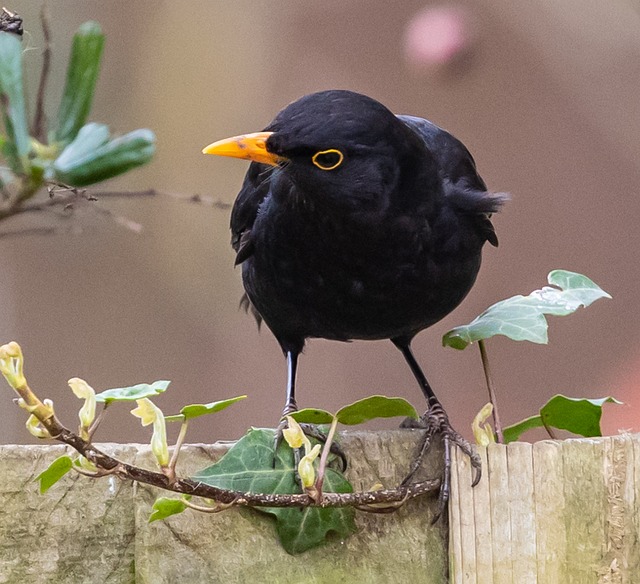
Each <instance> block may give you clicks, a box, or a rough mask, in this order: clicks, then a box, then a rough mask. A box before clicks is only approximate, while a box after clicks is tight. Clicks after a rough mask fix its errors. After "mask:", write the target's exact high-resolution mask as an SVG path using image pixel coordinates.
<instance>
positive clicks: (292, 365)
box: [274, 351, 347, 471]
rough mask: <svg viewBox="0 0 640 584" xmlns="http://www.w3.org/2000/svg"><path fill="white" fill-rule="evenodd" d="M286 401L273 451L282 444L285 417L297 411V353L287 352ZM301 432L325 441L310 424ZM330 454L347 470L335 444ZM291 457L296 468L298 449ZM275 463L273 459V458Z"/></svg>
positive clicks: (345, 461) (342, 456) (344, 459)
mask: <svg viewBox="0 0 640 584" xmlns="http://www.w3.org/2000/svg"><path fill="white" fill-rule="evenodd" d="M286 353H287V401H286V403H285V405H284V409H283V410H282V419H281V420H280V423H279V424H278V427H277V428H276V435H275V439H274V440H275V442H274V451H277V450H278V446H279V445H280V443H281V442H282V437H283V435H282V431H283V430H284V429H285V428H286V427H287V420H286V416H288V415H289V414H292V413H293V412H297V411H298V404H297V403H296V397H295V394H296V371H297V367H298V355H299V354H300V353H299V351H287V352H286ZM301 427H302V430H303V431H304V433H305V434H306V435H307V436H309V437H310V438H315V439H316V440H318V442H322V443H323V444H324V443H325V442H326V441H327V437H326V435H325V434H324V433H322V432H321V431H320V430H319V429H318V428H317V427H316V426H313V425H311V424H301ZM330 449H331V453H332V454H335V455H336V456H338V457H339V458H340V461H341V463H342V470H343V471H345V470H346V469H347V457H346V456H345V454H344V452H343V450H342V448H340V446H338V444H336V443H335V442H332V443H331V446H330ZM293 456H294V460H295V468H298V463H299V462H300V449H298V448H294V450H293ZM274 463H275V458H274Z"/></svg>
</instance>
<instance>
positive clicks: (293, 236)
mask: <svg viewBox="0 0 640 584" xmlns="http://www.w3.org/2000/svg"><path fill="white" fill-rule="evenodd" d="M314 215H315V216H314V217H313V218H312V219H307V220H305V217H304V214H300V213H290V214H287V213H280V214H277V213H276V214H271V215H269V214H268V213H265V214H264V215H263V216H261V217H259V218H258V220H257V221H256V224H255V225H254V229H253V230H252V233H253V237H254V244H255V251H254V254H253V256H252V257H251V258H249V259H248V260H247V261H246V262H245V263H244V264H243V282H244V285H245V289H246V291H247V293H248V295H249V298H250V299H251V301H252V303H253V304H254V305H255V306H256V308H257V309H258V311H259V312H260V314H261V315H262V317H263V318H264V320H265V322H266V323H267V325H268V326H269V327H270V328H271V329H272V330H273V332H274V333H275V334H276V336H279V335H280V336H283V335H284V336H286V335H289V336H292V335H293V336H295V335H297V336H300V337H304V338H306V337H322V338H329V339H338V340H348V339H381V338H391V337H395V336H401V335H405V334H415V333H416V332H418V331H419V330H422V329H423V328H426V327H428V326H430V325H431V324H433V323H434V322H436V321H438V320H440V319H441V318H442V317H444V316H445V315H446V314H447V313H448V312H450V311H451V310H453V308H455V306H457V304H458V303H459V302H460V301H461V300H462V299H463V298H464V296H465V295H466V294H467V292H468V291H469V289H470V288H471V286H472V285H473V282H474V281H475V277H476V274H477V271H478V268H479V265H480V253H479V251H480V249H479V247H478V249H477V250H468V249H465V250H464V253H460V249H454V248H455V247H456V245H455V243H454V242H452V240H451V237H448V238H447V240H446V241H445V240H444V239H442V237H440V236H439V234H438V233H437V232H434V230H433V226H432V225H430V223H429V221H427V220H426V219H424V218H423V219H417V218H412V217H395V218H394V219H393V221H384V220H382V221H379V222H372V221H369V222H358V221H346V220H344V218H343V219H335V218H332V217H330V216H323V215H319V214H317V213H315V214H314Z"/></svg>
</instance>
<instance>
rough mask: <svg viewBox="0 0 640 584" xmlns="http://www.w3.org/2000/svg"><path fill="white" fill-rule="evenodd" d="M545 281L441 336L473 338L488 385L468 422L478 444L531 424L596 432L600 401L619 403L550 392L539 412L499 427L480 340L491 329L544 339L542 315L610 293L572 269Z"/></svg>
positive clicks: (457, 344)
mask: <svg viewBox="0 0 640 584" xmlns="http://www.w3.org/2000/svg"><path fill="white" fill-rule="evenodd" d="M547 282H548V283H549V286H544V287H543V288H541V289H540V290H534V291H533V292H531V294H529V295H528V296H522V295H520V294H519V295H517V296H512V297H511V298H507V299H506V300H501V301H500V302H497V303H496V304H494V305H493V306H490V307H489V308H487V310H485V311H484V312H483V313H482V314H480V315H479V316H478V317H476V318H475V319H474V320H473V321H472V322H470V323H469V324H466V325H462V326H457V327H455V328H453V329H451V330H450V331H449V332H447V333H446V334H445V335H444V336H443V337H442V344H443V345H444V346H445V347H452V348H454V349H458V350H463V349H465V348H467V347H468V346H469V345H472V344H473V343H478V347H479V349H480V356H481V359H482V366H483V369H484V374H485V380H486V382H487V389H488V391H489V403H488V404H487V405H486V406H484V407H483V408H482V409H481V410H480V412H479V413H478V415H477V416H476V418H475V420H474V422H473V431H474V435H475V437H476V441H477V442H478V444H482V445H486V444H489V443H491V442H496V441H497V442H499V443H508V442H514V441H516V440H518V438H520V436H521V435H522V433H523V432H525V431H526V430H530V429H533V428H537V427H544V428H545V429H546V430H547V433H548V434H549V436H550V437H551V438H556V436H555V434H554V431H553V428H558V429H562V430H568V431H569V432H573V433H574V434H578V435H580V436H588V437H592V436H601V435H602V433H601V431H600V417H601V415H602V406H603V405H604V404H605V403H620V402H618V401H617V400H616V399H614V398H613V397H610V396H609V397H604V398H597V399H576V398H569V397H566V396H563V395H556V396H554V397H553V398H551V400H549V402H547V403H546V404H545V405H544V406H543V407H542V408H541V409H540V413H539V414H537V415H535V416H531V417H530V418H526V419H525V420H522V421H521V422H518V423H516V424H513V425H511V426H508V427H506V428H503V427H502V425H501V423H500V417H499V415H498V406H497V401H496V393H495V384H494V382H493V378H492V376H491V372H490V368H489V357H488V354H487V349H486V344H485V341H486V340H487V339H489V338H491V337H493V336H495V335H503V336H505V337H508V338H509V339H511V340H513V341H529V342H532V343H537V344H545V345H546V344H547V343H548V342H549V336H548V328H549V325H548V323H547V319H546V317H547V316H548V315H552V316H566V315H569V314H573V313H574V312H575V311H576V310H578V308H580V307H585V308H586V307H587V306H590V305H591V304H592V303H593V302H595V301H596V300H599V299H600V298H611V296H610V295H609V294H608V293H607V292H605V291H604V290H603V289H602V288H600V286H598V285H597V284H596V283H595V282H593V281H592V280H590V279H589V278H587V277H586V276H583V275H582V274H577V273H576V272H569V271H567V270H553V271H551V272H549V275H548V276H547ZM489 416H493V421H494V428H495V432H494V430H492V429H491V427H490V426H489V425H488V424H487V423H486V420H487V419H488V418H489Z"/></svg>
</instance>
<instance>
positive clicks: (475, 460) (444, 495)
mask: <svg viewBox="0 0 640 584" xmlns="http://www.w3.org/2000/svg"><path fill="white" fill-rule="evenodd" d="M393 342H394V344H395V345H396V347H398V349H400V351H401V352H402V355H403V356H404V358H405V360H406V362H407V363H408V365H409V367H410V368H411V371H412V372H413V375H414V377H415V378H416V381H417V382H418V384H419V385H420V389H421V390H422V393H423V394H424V396H425V398H426V400H427V404H428V408H427V411H426V412H425V413H424V415H423V416H422V418H421V424H420V427H423V428H425V430H426V432H425V435H424V438H423V442H422V444H421V446H420V453H419V454H418V456H417V457H416V458H415V459H414V461H413V463H412V464H411V469H410V471H409V474H408V475H407V476H406V477H405V479H404V480H403V481H402V484H403V485H406V484H408V483H409V482H410V481H411V479H412V478H413V475H414V474H415V473H416V471H417V470H418V468H420V465H421V464H422V460H423V458H424V456H425V454H426V453H427V451H428V450H429V447H430V445H431V442H432V439H433V437H434V436H435V435H436V434H441V435H442V439H443V442H444V474H443V477H442V484H441V487H440V495H439V497H438V515H437V516H436V518H437V517H439V516H440V514H442V512H443V511H444V508H445V506H446V504H447V501H448V500H449V492H450V487H451V444H456V445H457V446H458V447H459V448H460V450H462V452H464V453H465V454H466V455H467V456H468V457H469V459H470V461H471V466H472V467H473V469H474V478H473V483H472V486H475V485H477V484H478V482H479V481H480V476H481V470H482V467H481V462H480V457H479V456H478V453H477V452H475V450H474V449H473V447H472V446H471V444H469V442H468V441H467V440H465V439H464V438H463V437H462V436H461V435H460V434H459V433H458V432H457V431H456V430H455V429H454V428H453V426H451V423H450V422H449V417H448V416H447V413H446V412H445V410H444V408H443V407H442V404H441V403H440V401H439V400H438V398H437V397H436V394H435V393H434V392H433V389H431V386H430V385H429V382H428V381H427V378H426V377H425V374H424V373H423V371H422V369H421V368H420V365H418V362H417V361H416V358H415V357H414V355H413V352H412V351H411V345H410V342H407V341H400V340H393Z"/></svg>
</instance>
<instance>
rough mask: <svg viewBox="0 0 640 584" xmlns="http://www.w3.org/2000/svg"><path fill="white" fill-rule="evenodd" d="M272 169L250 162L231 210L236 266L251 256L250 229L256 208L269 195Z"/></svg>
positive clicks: (232, 242) (232, 240)
mask: <svg viewBox="0 0 640 584" xmlns="http://www.w3.org/2000/svg"><path fill="white" fill-rule="evenodd" d="M272 172H273V167H272V166H268V165H266V164H259V163H257V162H252V163H251V165H250V166H249V170H248V171H247V174H246V175H245V177H244V182H243V183H242V188H241V189H240V192H239V193H238V197H237V198H236V202H235V203H234V204H233V209H232V210H231V246H232V247H233V249H234V250H235V252H236V262H235V263H236V265H238V264H241V263H242V262H244V261H245V260H246V259H247V258H248V257H250V256H251V255H252V254H253V239H252V237H251V229H252V228H253V223H254V221H255V220H256V216H257V214H258V208H259V207H260V205H261V204H262V201H264V199H265V197H266V196H267V194H268V193H269V183H270V180H271V173H272Z"/></svg>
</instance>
